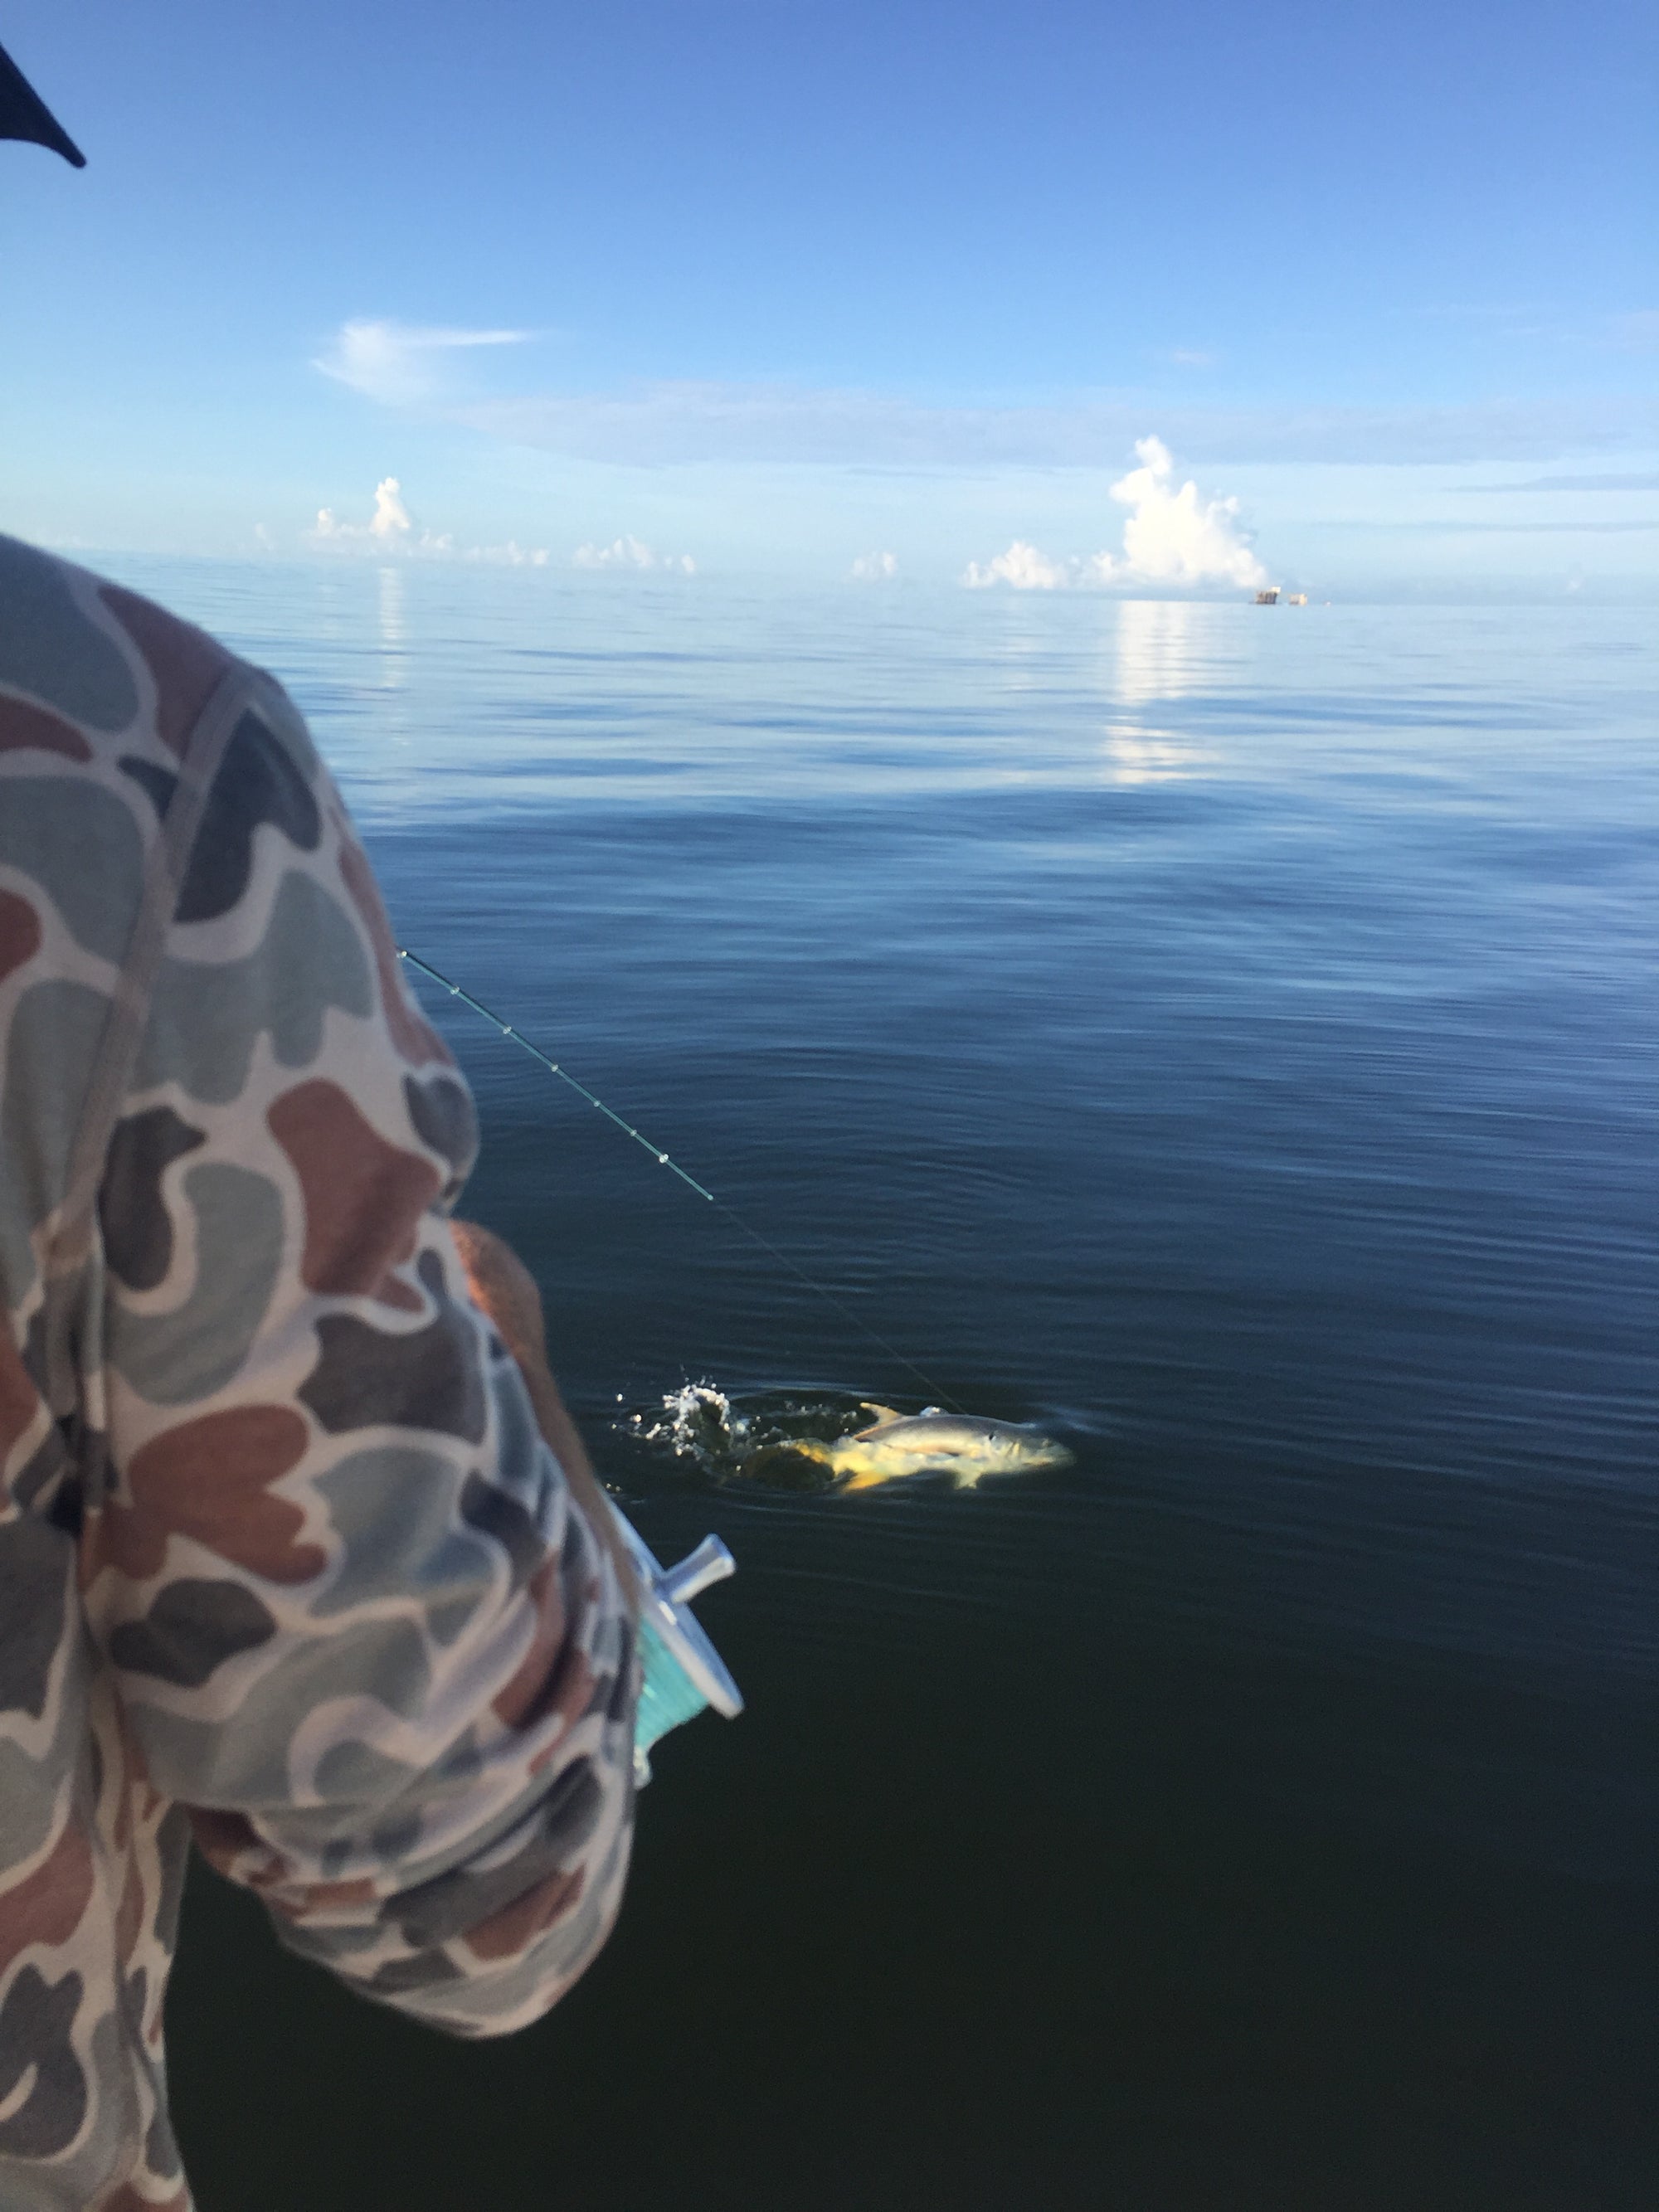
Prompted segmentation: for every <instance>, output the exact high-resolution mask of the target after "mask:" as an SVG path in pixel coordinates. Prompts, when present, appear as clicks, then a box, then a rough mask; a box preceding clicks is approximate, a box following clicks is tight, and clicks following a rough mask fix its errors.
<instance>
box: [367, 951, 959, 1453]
mask: <svg viewBox="0 0 1659 2212" xmlns="http://www.w3.org/2000/svg"><path fill="white" fill-rule="evenodd" d="M398 959H399V960H406V961H408V963H409V964H410V967H411V968H418V969H420V971H421V973H422V975H429V976H430V977H431V979H432V981H434V982H435V983H441V985H442V986H443V987H444V989H445V990H446V991H447V992H448V994H449V995H450V997H451V998H452V999H459V1000H460V1002H461V1004H462V1005H463V1006H471V1009H472V1011H473V1012H474V1013H475V1014H480V1015H482V1016H483V1019H484V1020H485V1021H487V1022H488V1023H489V1025H490V1027H491V1028H492V1029H495V1030H499V1031H500V1032H501V1036H504V1037H507V1038H508V1039H509V1040H510V1041H511V1042H513V1044H516V1045H519V1046H520V1047H522V1048H523V1049H524V1050H525V1051H526V1052H527V1053H528V1054H530V1057H531V1058H532V1060H536V1061H537V1062H538V1063H539V1065H540V1066H543V1067H544V1068H545V1069H546V1070H547V1072H548V1073H549V1074H550V1075H556V1076H557V1077H558V1079H559V1080H560V1082H561V1083H564V1084H568V1085H569V1087H570V1089H571V1090H573V1091H575V1092H576V1094H577V1095H578V1097H582V1098H585V1099H586V1101H587V1103H588V1104H589V1105H590V1106H593V1107H597V1108H598V1109H599V1112H600V1113H601V1114H603V1115H605V1119H606V1121H614V1122H615V1124H616V1126H617V1128H619V1129H620V1130H621V1131H622V1133H623V1135H624V1136H625V1137H631V1138H632V1139H634V1142H635V1144H636V1145H638V1146H640V1147H641V1150H643V1151H645V1152H649V1153H650V1155H651V1157H652V1158H653V1160H655V1161H656V1163H657V1165H658V1166H659V1167H663V1168H667V1169H668V1170H670V1172H671V1173H672V1174H674V1175H677V1176H678V1177H679V1179H680V1181H681V1182H683V1183H684V1184H685V1185H686V1186H687V1188H689V1189H691V1190H694V1191H696V1194H697V1196H698V1197H699V1198H701V1199H706V1200H708V1204H709V1205H710V1206H713V1207H714V1209H715V1211H716V1212H719V1213H723V1214H724V1215H725V1216H726V1219H727V1220H728V1221H729V1222H731V1223H732V1225H733V1227H735V1228H738V1229H740V1230H741V1231H743V1233H744V1236H745V1237H748V1239H749V1240H750V1243H752V1244H757V1245H758V1246H759V1247H760V1249H761V1250H762V1251H763V1252H764V1253H765V1254H766V1255H768V1256H769V1258H770V1259H771V1260H772V1261H774V1262H775V1265H777V1266H778V1267H782V1268H784V1269H785V1270H786V1271H787V1273H789V1274H791V1275H793V1277H794V1278H795V1280H796V1281H797V1282H798V1283H802V1284H804V1285H805V1287H806V1288H807V1289H808V1290H809V1291H811V1292H812V1294H813V1296H814V1297H819V1298H822V1299H823V1303H824V1304H825V1305H827V1306H829V1307H831V1308H832V1309H833V1310H835V1311H836V1313H838V1314H839V1315H840V1316H841V1317H842V1320H843V1321H845V1322H850V1323H851V1324H852V1326H853V1327H854V1328H855V1329H857V1330H858V1332H859V1334H860V1335H861V1336H866V1337H868V1339H869V1340H870V1341H871V1343H872V1344H873V1345H877V1346H879V1347H880V1349H881V1350H882V1351H883V1352H885V1353H886V1354H887V1357H888V1358H890V1359H892V1360H896V1362H897V1364H899V1365H900V1366H901V1367H902V1368H906V1369H908V1371H909V1372H910V1373H911V1374H912V1375H914V1376H915V1378H916V1380H917V1382H919V1383H921V1384H923V1385H924V1386H925V1388H926V1389H927V1391H928V1393H929V1395H931V1396H933V1397H936V1398H937V1400H938V1401H939V1403H940V1404H941V1405H945V1406H948V1407H950V1408H951V1412H952V1413H965V1412H966V1410H967V1409H966V1408H965V1407H963V1406H959V1405H958V1404H957V1401H956V1400H955V1399H954V1398H953V1397H952V1396H951V1394H950V1392H949V1391H948V1390H946V1389H944V1388H942V1386H941V1385H940V1384H939V1383H935V1382H934V1380H933V1376H931V1375H929V1374H927V1372H926V1371H925V1370H923V1369H921V1368H920V1367H918V1366H917V1365H916V1363H915V1360H914V1359H907V1358H905V1356H904V1354H903V1353H902V1352H901V1351H900V1350H899V1349H898V1346H896V1345H893V1344H889V1342H888V1341H887V1339H886V1338H885V1337H884V1336H883V1335H882V1334H880V1332H879V1331H878V1330H877V1329H873V1328H871V1326H870V1324H869V1322H867V1321H866V1320H864V1319H863V1318H862V1316H860V1315H858V1314H855V1313H854V1311H853V1310H852V1308H851V1307H850V1306H848V1305H845V1304H842V1301H841V1299H840V1298H838V1297H836V1294H835V1292H834V1291H829V1290H826V1289H825V1288H824V1286H823V1284H822V1283H820V1282H818V1281H817V1280H816V1279H815V1278H814V1277H812V1276H811V1275H809V1274H808V1273H807V1272H806V1270H805V1267H800V1266H799V1265H798V1264H797V1263H796V1261H793V1260H792V1259H791V1258H790V1256H789V1255H788V1254H787V1252H784V1251H781V1250H780V1249H779V1248H778V1247H777V1245H775V1243H773V1242H772V1240H771V1238H770V1237H763V1236H762V1234H761V1232H760V1231H759V1230H758V1229H756V1228H754V1227H753V1226H752V1225H750V1223H749V1222H747V1221H745V1220H744V1217H743V1216H742V1214H740V1213H739V1212H738V1210H737V1208H736V1207H735V1206H728V1205H727V1204H726V1200H724V1199H723V1198H716V1197H715V1195H714V1192H713V1191H712V1190H710V1189H708V1188H707V1186H706V1185H704V1184H702V1183H700V1182H698V1181H697V1179H696V1176H694V1175H688V1174H687V1173H686V1171H685V1170H684V1168H683V1167H682V1166H681V1165H680V1164H679V1163H678V1160H673V1159H671V1158H669V1156H668V1154H667V1153H666V1152H663V1151H662V1150H661V1149H660V1148H659V1146H656V1145H653V1143H652V1141H651V1139H650V1138H649V1137H647V1136H642V1135H641V1133H640V1132H639V1130H637V1129H636V1128H635V1127H634V1125H633V1123H632V1122H631V1121H623V1117H622V1115H620V1114H615V1113H613V1112H612V1111H611V1109H610V1107H609V1106H607V1105H606V1104H605V1101H604V1099H603V1098H601V1097H599V1096H598V1094H597V1093H596V1092H594V1091H590V1090H589V1089H588V1087H587V1085H586V1084H585V1083H579V1082H578V1081H577V1080H576V1079H575V1077H574V1075H573V1074H572V1073H570V1071H569V1069H568V1067H562V1066H560V1064H559V1062H558V1061H557V1060H555V1059H553V1058H552V1057H551V1056H550V1054H547V1053H544V1051H543V1050H542V1048H541V1047H540V1046H539V1045H538V1044H532V1042H531V1041H530V1039H529V1038H528V1037H527V1036H525V1034H524V1033H523V1031H522V1030H518V1029H515V1028H514V1027H513V1024H512V1023H511V1022H506V1021H503V1020H502V1019H501V1016H500V1015H499V1014H498V1013H496V1012H495V1011H494V1009H493V1008H491V1007H489V1006H485V1004H484V1002H483V1000H482V999H475V998H474V997H473V995H472V994H471V991H467V990H464V989H463V988H462V987H461V986H460V985H459V983H456V982H452V981H451V980H450V978H449V977H448V976H447V975H445V974H444V973H443V971H442V970H441V969H437V968H435V967H434V966H433V965H432V963H431V962H430V961H429V960H422V958H421V957H420V956H419V955H418V953H414V952H411V951H410V950H409V948H408V947H407V946H406V945H398Z"/></svg>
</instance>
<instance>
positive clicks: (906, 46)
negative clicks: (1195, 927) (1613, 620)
mask: <svg viewBox="0 0 1659 2212" xmlns="http://www.w3.org/2000/svg"><path fill="white" fill-rule="evenodd" d="M1656 25H1659V18H1656V16H1655V15H1654V13H1653V11H1652V10H1651V9H1650V7H1649V6H1648V5H1647V4H1646V0H1643V4H1641V5H1639V6H1638V5H1637V4H1633V0H1603V4H1601V5H1600V6H1598V7H1597V8H1596V9H1590V10H1582V11H1580V10H1566V9H1561V8H1560V7H1559V5H1551V6H1544V5H1541V4H1538V0H1513V4H1510V5H1509V6H1507V7H1506V8H1505V9H1502V10H1498V9H1493V8H1492V6H1491V5H1490V0H1482V4H1479V5H1470V4H1468V0H1436V4H1424V0H1402V4H1399V5H1396V6H1394V7H1392V8H1390V9H1364V10H1360V9H1340V8H1339V9H1326V10H1322V11H1321V10H1311V9H1288V8H1287V9H1267V10H1264V9H1259V8H1250V7H1243V6H1238V5H1237V4H1233V5H1225V6H1224V5H1221V4H1219V0H1164V4H1163V5H1162V6H1160V7H1158V8H1157V9H1149V8H1146V7H1134V8H1130V7H1127V6H1123V5H1121V4H1115V0H1022V4H1021V5H1020V6H1019V7H1018V8H1014V7H1012V6H1010V5H1008V4H1007V0H1001V4H998V5H992V4H988V0H971V4H956V5H945V4H936V0H883V4H881V5H879V6H878V5H874V4H870V0H835V4H834V5H833V6H831V5H827V4H824V0H811V4H809V0H612V4H611V5H610V6H608V7H607V8H605V9H591V8H590V9H574V8H572V7H569V6H568V5H565V4H562V0H471V5H470V6H468V7H466V8H457V7H453V6H452V7H442V8H441V7H438V6H436V5H435V4H433V0H399V4H398V6H397V7H396V8H395V9H394V8H392V7H391V6H390V5H389V4H386V0H380V4H378V5H370V4H366V0H327V4H326V5H323V4H321V3H320V0H288V3H287V4H285V5H284V6H283V8H281V9H238V8H234V7H233V8H228V7H226V6H225V5H224V4H223V0H212V4H208V0H146V5H145V6H144V7H143V8H142V9H135V8H133V7H132V6H131V0H119V4H118V0H80V4H76V0H69V4H65V0H3V4H0V42H3V43H4V45H5V46H6V47H7V48H8V50H9V52H11V54H12V55H13V58H15V60H16V61H17V62H18V64H20V66H21V67H22V68H23V70H25V72H26V73H27V75H28V76H30V78H31V80H32V81H33V82H34V84H35V85H36V87H37V88H38V89H39V90H40V92H41V94H43V96H44V97H45V98H46V100H47V101H48V103H49V104H50V105H51V106H52V108H53V110H54V112H56V113H57V114H58V118H59V119H60V120H61V121H62V122H63V123H64V125H65V127H66V128H67V129H68V130H69V131H70V134H71V136H72V137H75V138H76V140H77V141H78V142H79V143H80V144H81V145H82V149H84V151H85V152H86V154H87V155H88V167H87V169H86V170H84V171H82V172H79V173H77V172H75V171H72V170H70V168H69V167H67V166H65V165H64V164H63V163H62V162H60V161H57V160H56V159H55V158H54V157H52V156H51V155H47V154H46V153H44V152H42V151H40V149H35V148H32V147H25V146H19V145H15V144H0V528H5V529H7V530H10V531H12V532H15V533H16V534H18V535H21V536H25V537H32V538H36V539H39V540H43V541H46V542H49V543H52V544H61V545H65V546H69V547H70V548H76V549H86V550H101V549H111V550H114V549H125V550H133V551H139V552H147V553H149V552H179V553H200V554H207V555H219V556H226V555H238V556H250V557H277V558H283V557H305V558H314V559H324V558H328V559H362V558H368V559H375V560H380V561H386V560H392V559H397V560H429V561H465V560H471V561H494V562H536V563H538V565H543V566H547V567H549V568H567V569H568V568H609V569H611V570H614V571H616V572H617V574H623V575H636V574H637V575H642V576H643V575H650V576H652V577H653V578H655V579H656V580H659V581H664V580H671V579H674V578H680V577H684V576H685V575H686V574H704V575H707V574H722V573H733V574H735V573H745V574H777V575H787V576H792V577H798V578H800V579H803V580H811V579H818V580H823V582H824V583H826V584H829V583H831V582H837V581H842V580H847V581H851V582H856V583H860V584H865V585H869V586H884V585H887V584H890V583H893V582H896V581H900V580H904V579H907V578H915V579H919V580H924V581H927V580H933V581H941V582H942V581H954V582H959V583H962V584H963V585H964V586H969V587H976V588H981V589H985V590H990V591H1013V590H1022V589H1024V590H1053V591H1066V590H1073V591H1107V592H1111V591H1117V592H1136V591H1141V592H1152V593H1157V592H1164V591H1176V592H1182V591H1187V590H1194V589H1196V590H1202V591H1212V592H1221V593H1224V594H1225V593H1229V592H1241V591H1244V590H1247V589H1249V588H1252V587H1255V586H1259V585H1260V584H1261V583H1264V582H1267V581H1273V582H1279V583H1284V584H1285V585H1287V586H1297V585H1300V586H1303V587H1304V588H1308V589H1310V590H1313V591H1315V592H1329V591H1331V590H1340V589H1342V588H1345V587H1347V588H1357V587H1358V586H1360V585H1361V584H1363V583H1364V582H1365V581H1367V580H1370V581H1373V582H1374V581H1376V580H1377V579H1383V580H1389V579H1394V580H1401V579H1404V580H1414V579H1415V580H1427V581H1428V582H1429V583H1430V584H1431V585H1433V586H1446V587H1451V586H1460V585H1462V586H1471V587H1480V588H1505V587H1510V586H1513V587H1514V588H1516V589H1517V590H1521V591H1522V592H1539V591H1542V592H1557V591H1560V592H1574V591H1580V590H1589V592H1592V593H1594V592H1598V591H1601V590H1603V589H1607V590H1613V591H1620V592H1622V591H1628V590H1630V589H1632V588H1638V587H1639V586H1642V585H1643V584H1644V582H1646V581H1649V580H1652V579H1653V578H1654V576H1655V574H1656V570H1659V558H1656V555H1659V404H1656V397H1655V381H1656V376H1655V372H1656V368H1659V270H1656V262H1655V249H1654V224H1653V221H1652V210H1653V209H1654V207H1655V206H1656V205H1659V174H1656V171H1659V135H1656V133H1655V132H1654V130H1653V127H1652V118H1653V114H1654V112H1655V78H1656V74H1659V73H1656V70H1655V66H1654V64H1655V60H1656V50H1659V28H1656ZM319 518H321V519H320V520H319Z"/></svg>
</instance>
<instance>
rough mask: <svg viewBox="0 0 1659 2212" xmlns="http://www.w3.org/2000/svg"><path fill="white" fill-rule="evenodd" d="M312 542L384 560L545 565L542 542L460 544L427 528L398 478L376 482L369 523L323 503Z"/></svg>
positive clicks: (546, 551)
mask: <svg viewBox="0 0 1659 2212" xmlns="http://www.w3.org/2000/svg"><path fill="white" fill-rule="evenodd" d="M307 534H308V536H309V538H310V539H311V542H312V544H313V545H320V546H324V547H326V548H327V550H329V551H330V552H334V553H372V554H374V556H376V557H377V558H378V559H380V560H388V559H389V560H410V559H415V560H426V561H478V562H487V563H489V565H490V566H492V567H497V568H545V567H546V566H547V563H548V561H549V558H550V556H549V553H548V550H547V548H546V547H545V546H537V547H533V548H532V547H526V546H522V545H520V544H517V543H516V541H515V540H513V539H512V538H509V539H508V540H507V543H506V544H504V545H458V544H456V543H455V539H454V537H453V534H452V533H451V532H448V531H445V532H442V533H441V534H440V533H439V532H435V531H431V530H423V529H422V527H421V526H420V525H419V523H417V522H416V520H415V518H414V516H413V515H412V514H411V513H410V511H409V508H408V507H407V506H406V505H405V504H404V488H403V486H402V484H401V483H399V482H398V479H397V477H381V479H380V483H377V484H376V485H375V487H374V513H373V514H372V515H371V516H370V517H369V519H368V521H367V522H342V521H341V520H340V519H339V517H338V516H337V514H336V513H335V512H334V510H333V508H332V507H319V509H318V513H317V520H316V522H315V523H314V524H313V526H312V528H311V530H310V532H308V533H307Z"/></svg>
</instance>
